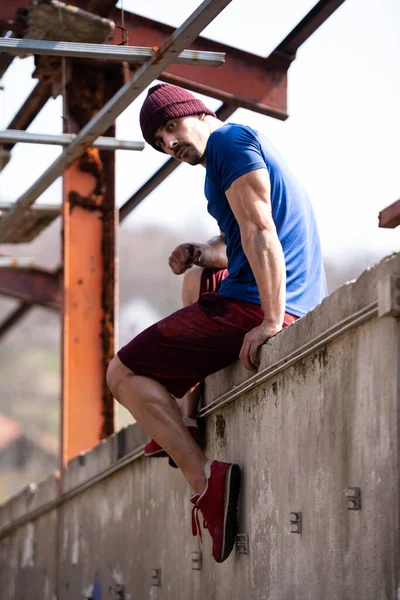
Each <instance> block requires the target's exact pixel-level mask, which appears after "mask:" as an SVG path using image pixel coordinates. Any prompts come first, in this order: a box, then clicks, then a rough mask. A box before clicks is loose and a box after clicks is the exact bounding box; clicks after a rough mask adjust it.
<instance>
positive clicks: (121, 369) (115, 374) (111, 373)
mask: <svg viewBox="0 0 400 600" xmlns="http://www.w3.org/2000/svg"><path fill="white" fill-rule="evenodd" d="M132 375H134V373H133V372H132V371H131V370H130V369H128V367H126V366H125V365H124V364H123V362H121V360H120V359H119V358H118V356H117V355H115V356H114V358H113V359H112V361H111V362H110V364H109V365H108V368H107V374H106V379H107V385H108V387H109V390H110V392H111V393H112V395H113V396H114V398H115V399H116V400H119V398H118V396H119V394H118V388H119V386H120V384H121V383H122V382H123V381H124V379H125V378H126V377H130V376H132Z"/></svg>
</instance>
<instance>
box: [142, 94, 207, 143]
mask: <svg viewBox="0 0 400 600" xmlns="http://www.w3.org/2000/svg"><path fill="white" fill-rule="evenodd" d="M203 113H205V114H206V115H211V116H213V117H215V116H216V115H215V113H214V112H213V111H212V110H210V109H209V108H207V106H206V105H205V104H203V102H202V101H201V100H198V99H197V98H195V96H193V94H191V93H190V92H188V91H187V90H185V89H183V88H181V87H177V86H176V85H169V84H168V83H159V84H157V85H155V86H153V87H152V88H150V89H149V91H148V93H147V97H146V100H145V101H144V102H143V106H142V108H141V111H140V127H141V129H142V134H143V137H144V139H145V140H146V142H147V143H148V144H150V146H153V148H155V149H156V150H159V151H160V152H163V151H162V150H161V148H158V147H157V146H155V145H154V134H155V132H156V131H157V129H158V128H159V127H161V126H162V125H165V124H166V123H167V122H168V121H169V120H170V119H178V118H179V117H190V116H192V115H201V114H203Z"/></svg>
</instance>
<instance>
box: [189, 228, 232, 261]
mask: <svg viewBox="0 0 400 600" xmlns="http://www.w3.org/2000/svg"><path fill="white" fill-rule="evenodd" d="M200 248H201V256H200V259H199V260H197V261H196V262H195V264H196V265H199V266H200V267H205V268H209V269H226V268H227V267H228V259H227V257H226V244H225V241H224V236H223V235H216V236H215V237H213V238H211V240H208V242H206V243H205V244H200Z"/></svg>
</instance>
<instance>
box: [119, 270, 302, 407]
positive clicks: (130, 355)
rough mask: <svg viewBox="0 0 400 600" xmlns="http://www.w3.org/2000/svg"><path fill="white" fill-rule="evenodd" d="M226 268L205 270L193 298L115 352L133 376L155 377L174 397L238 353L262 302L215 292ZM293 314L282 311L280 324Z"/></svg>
mask: <svg viewBox="0 0 400 600" xmlns="http://www.w3.org/2000/svg"><path fill="white" fill-rule="evenodd" d="M227 275H228V271H227V270H226V269H220V270H217V269H204V271H203V274H202V278H201V286H200V297H199V300H198V302H196V303H195V304H191V305H190V306H185V307H184V308H181V309H180V310H178V311H177V312H175V313H173V314H172V315H170V316H169V317H166V318H165V319H162V321H159V322H158V323H155V324H154V325H152V326H151V327H149V328H148V329H146V330H145V331H142V333H140V334H139V335H138V336H136V337H135V338H134V339H133V340H132V341H131V342H129V343H128V344H127V345H126V346H124V347H123V348H121V350H120V351H119V352H118V357H119V359H120V360H121V361H122V362H123V364H124V365H125V366H127V367H128V368H129V369H131V370H132V371H133V372H134V373H135V374H136V375H142V376H144V377H150V378H151V379H155V380H156V381H158V382H159V383H161V384H162V385H163V386H165V387H166V388H167V390H168V391H169V392H170V393H171V394H173V395H174V396H175V397H176V398H181V397H182V396H184V395H185V394H186V392H187V391H188V390H190V388H192V387H193V386H194V385H196V384H197V383H198V382H199V381H203V379H205V378H206V377H207V376H208V375H211V373H215V372H216V371H219V370H220V369H223V368H224V367H227V366H228V365H229V364H231V363H232V362H233V361H234V360H236V359H237V358H238V356H239V352H240V349H241V347H242V342H243V338H244V336H245V335H246V333H247V332H248V331H250V330H251V329H253V328H254V327H257V325H260V323H261V322H262V320H263V317H264V314H263V311H262V309H261V306H260V305H258V304H253V303H251V302H244V301H242V300H234V299H232V298H226V297H225V296H220V295H219V294H218V293H217V290H218V288H219V286H220V284H221V282H222V280H223V279H225V277H226V276H227ZM296 318H297V317H294V316H293V315H289V314H287V313H285V320H284V323H283V326H284V327H285V326H287V325H289V324H290V323H292V322H293V321H295V320H296Z"/></svg>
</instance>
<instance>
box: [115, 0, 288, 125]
mask: <svg viewBox="0 0 400 600" xmlns="http://www.w3.org/2000/svg"><path fill="white" fill-rule="evenodd" d="M110 18H111V19H113V20H114V21H115V23H116V24H118V25H120V24H121V12H120V11H119V10H113V11H112V12H111V13H110ZM124 23H125V27H126V29H127V30H128V32H129V39H130V41H131V43H133V42H134V43H135V44H137V45H147V46H157V47H158V46H161V45H162V43H163V42H164V41H165V40H166V39H167V38H168V36H169V35H171V33H172V32H173V31H174V29H173V27H169V26H168V25H164V24H163V23H159V22H157V21H153V20H152V19H147V18H145V17H141V16H139V15H137V14H132V13H125V19H124ZM145 40H146V41H145ZM118 41H119V33H118V31H116V33H115V34H114V43H118ZM188 47H189V48H191V49H196V50H204V51H215V52H225V53H226V61H225V64H224V65H223V66H222V67H220V68H219V69H214V72H212V71H213V69H210V68H208V67H201V66H196V67H192V66H189V65H169V66H168V67H167V68H166V69H165V70H164V72H163V73H162V76H161V77H160V79H162V80H163V81H169V82H172V81H174V83H175V82H176V81H179V83H181V84H183V85H184V86H185V87H186V88H187V89H191V90H192V91H195V92H199V93H206V94H207V95H208V96H211V97H214V98H218V99H219V100H221V101H223V102H235V104H236V105H237V106H242V107H244V108H248V109H250V110H254V111H256V112H259V113H262V114H266V115H269V116H274V117H277V118H280V119H286V117H287V112H286V88H287V75H286V71H287V69H288V67H289V65H290V62H291V61H290V59H288V58H287V57H281V56H278V57H274V58H273V59H271V58H269V59H265V58H263V57H261V56H257V55H255V54H251V53H249V52H244V51H242V50H238V49H237V48H233V47H232V46H227V45H226V44H220V43H217V42H215V41H213V40H209V39H207V38H204V37H202V36H200V37H198V38H197V39H196V40H195V42H194V43H193V44H191V45H190V46H188ZM176 78H179V79H176Z"/></svg>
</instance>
